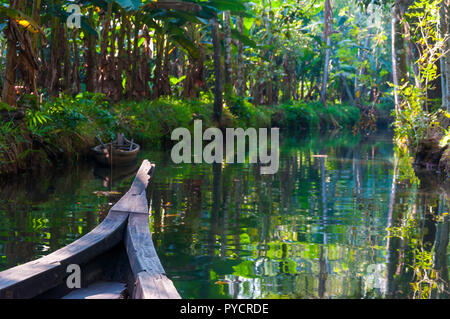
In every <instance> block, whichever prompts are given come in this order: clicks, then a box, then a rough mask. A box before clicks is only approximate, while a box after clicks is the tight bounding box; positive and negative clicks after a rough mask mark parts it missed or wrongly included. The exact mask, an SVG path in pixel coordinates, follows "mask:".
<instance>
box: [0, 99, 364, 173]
mask: <svg viewBox="0 0 450 319" xmlns="http://www.w3.org/2000/svg"><path fill="white" fill-rule="evenodd" d="M22 109H23V110H24V111H23V113H24V114H25V116H24V118H22V119H20V120H14V119H13V120H8V117H7V116H3V117H2V118H3V120H1V121H2V123H1V126H0V175H8V174H15V173H18V172H20V171H22V170H26V169H39V168H45V167H49V166H52V165H54V163H55V162H59V161H76V160H78V159H80V158H85V157H86V156H87V155H88V152H89V150H90V149H91V148H92V147H93V146H95V145H96V144H98V141H97V136H99V137H100V138H101V139H102V140H103V141H111V140H112V139H114V138H115V134H116V133H117V132H123V133H124V134H125V135H126V136H127V137H129V138H133V139H134V141H135V142H137V143H140V144H141V145H142V146H147V147H153V148H161V147H164V146H168V145H170V144H171V143H172V142H171V140H170V135H171V132H172V130H174V129H175V128H177V127H187V128H190V129H192V127H193V121H194V120H196V119H201V120H203V127H205V128H206V127H212V126H217V123H214V122H213V120H212V118H213V116H212V115H213V114H212V112H213V101H212V99H211V98H208V97H204V98H202V99H200V100H190V101H187V100H182V99H174V98H162V99H158V100H152V101H139V102H136V101H122V102H120V103H115V104H113V103H110V102H108V100H107V99H106V98H105V96H104V95H101V94H92V93H85V94H79V95H77V96H76V97H70V96H62V97H58V98H54V99H53V100H52V101H46V102H44V103H43V104H42V105H41V106H39V105H38V103H37V101H35V100H33V99H32V98H29V99H23V100H22ZM4 114H6V113H4ZM359 115H360V112H359V109H358V108H356V107H353V106H350V105H343V104H342V105H340V104H338V105H329V106H328V107H327V108H325V107H323V106H322V104H320V103H302V102H291V103H286V104H282V105H278V106H255V105H253V104H251V103H249V102H248V101H246V100H245V99H233V100H230V101H228V105H227V106H226V107H225V108H224V112H223V115H222V123H221V125H220V126H221V127H242V128H248V127H255V128H259V127H270V126H272V127H280V128H281V129H289V130H294V131H308V130H309V131H311V130H325V129H334V128H335V123H336V122H337V123H339V126H340V127H341V128H345V129H348V130H351V129H352V128H353V127H355V125H356V124H357V123H358V121H359Z"/></svg>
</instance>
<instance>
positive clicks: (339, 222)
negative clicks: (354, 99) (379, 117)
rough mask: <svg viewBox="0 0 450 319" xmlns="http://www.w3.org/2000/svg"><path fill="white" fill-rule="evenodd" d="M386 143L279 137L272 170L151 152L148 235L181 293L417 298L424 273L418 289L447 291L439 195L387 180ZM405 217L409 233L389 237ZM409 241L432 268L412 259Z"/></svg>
mask: <svg viewBox="0 0 450 319" xmlns="http://www.w3.org/2000/svg"><path fill="white" fill-rule="evenodd" d="M391 140H392V138H391V136H377V137H373V138H369V139H364V140H361V139H360V138H359V137H353V136H335V137H332V138H330V137H328V138H318V137H314V138H307V139H298V138H288V139H285V140H284V141H283V146H282V150H281V156H280V169H279V172H278V174H276V175H273V176H262V175H260V170H259V168H258V167H257V166H256V165H223V166H222V165H195V166H193V165H174V164H168V163H170V160H169V159H168V158H165V157H164V156H166V155H164V154H158V153H153V154H152V157H153V158H154V159H155V160H156V162H159V163H160V165H158V171H157V172H158V173H157V174H156V177H155V183H154V187H153V194H152V231H153V234H154V240H155V244H156V246H157V249H158V252H159V255H160V258H161V260H162V263H163V265H164V266H165V269H166V271H167V272H168V274H169V276H170V277H171V278H172V279H173V281H174V284H175V286H176V287H177V288H178V289H179V291H180V293H181V295H182V296H183V297H184V298H373V297H389V298H417V297H420V296H421V291H422V290H423V289H424V285H425V282H421V283H420V284H419V285H417V284H416V286H414V284H415V282H418V281H419V280H420V279H419V278H418V273H419V270H421V271H422V273H421V276H422V277H423V274H424V273H425V272H428V274H429V276H431V277H433V278H431V281H430V282H429V283H430V285H431V287H432V289H431V292H432V294H431V295H430V293H428V294H425V295H423V296H422V297H433V298H447V297H448V266H447V265H448V263H447V259H448V256H449V254H448V252H447V247H448V234H449V233H448V228H449V223H448V218H447V215H446V213H448V206H447V202H446V201H445V195H444V192H443V191H442V189H439V187H437V188H435V189H432V190H430V189H424V188H423V187H422V188H420V187H414V186H411V185H409V183H407V182H405V181H403V182H399V181H397V180H395V181H394V180H393V176H394V171H395V172H396V175H397V174H398V165H396V164H395V162H396V161H395V159H394V156H393V147H392V143H391ZM318 154H322V155H327V157H326V158H324V157H316V156H315V155H318ZM393 185H394V186H393ZM411 212H412V213H411ZM408 221H410V222H411V224H412V225H413V227H412V229H411V230H410V231H411V232H412V233H411V234H403V237H401V238H398V237H392V236H402V235H401V234H400V233H399V231H400V232H401V231H403V232H405V227H402V226H404V224H405V222H406V223H408ZM388 227H389V230H390V235H391V236H390V239H389V240H388V231H387V228H388ZM396 227H397V228H396ZM400 228H401V229H402V230H399V229H400ZM395 232H397V233H396V234H395ZM415 249H418V250H420V253H421V254H422V255H423V256H425V255H426V253H427V252H428V255H429V256H431V258H432V265H428V266H424V264H423V263H422V264H420V265H418V264H419V263H418V261H417V260H418V259H417V258H416V257H417V252H414V250H415ZM421 249H422V250H421ZM414 254H415V255H414ZM413 255H414V256H413ZM413 257H414V258H413ZM424 267H425V268H427V267H428V268H429V269H425V268H424ZM419 268H420V269H419ZM431 273H433V275H431ZM422 279H423V278H422ZM420 286H421V287H420ZM429 292H430V291H429ZM422 293H423V291H422Z"/></svg>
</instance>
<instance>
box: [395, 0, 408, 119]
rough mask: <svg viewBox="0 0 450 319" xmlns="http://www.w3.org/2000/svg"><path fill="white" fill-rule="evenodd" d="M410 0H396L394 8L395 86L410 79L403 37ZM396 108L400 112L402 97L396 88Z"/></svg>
mask: <svg viewBox="0 0 450 319" xmlns="http://www.w3.org/2000/svg"><path fill="white" fill-rule="evenodd" d="M407 2H408V0H395V4H394V6H393V8H392V77H393V82H394V85H395V86H402V85H403V84H404V83H406V81H407V80H408V75H407V64H406V47H405V40H404V38H403V32H404V28H403V27H402V22H401V20H402V19H403V16H404V13H405V10H406V4H407ZM394 98H395V110H396V113H397V114H398V112H399V108H400V103H401V101H400V97H399V95H398V90H397V89H396V88H394Z"/></svg>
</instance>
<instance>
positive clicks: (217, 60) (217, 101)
mask: <svg viewBox="0 0 450 319" xmlns="http://www.w3.org/2000/svg"><path fill="white" fill-rule="evenodd" d="M211 28H212V39H213V46H214V77H215V80H216V83H215V88H214V118H215V120H216V121H217V123H218V124H219V125H220V123H221V120H222V108H223V96H222V95H223V87H222V70H221V69H222V66H221V64H222V63H221V57H220V39H219V26H218V23H217V18H216V17H214V18H213V19H211Z"/></svg>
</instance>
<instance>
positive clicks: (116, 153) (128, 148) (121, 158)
mask: <svg viewBox="0 0 450 319" xmlns="http://www.w3.org/2000/svg"><path fill="white" fill-rule="evenodd" d="M98 140H99V142H100V145H97V146H96V147H94V148H93V149H92V152H93V154H94V158H95V160H96V161H97V162H98V163H100V164H102V165H109V166H110V165H112V166H125V165H130V164H132V163H133V162H135V161H136V158H137V155H138V153H139V151H140V149H141V147H140V146H139V144H136V143H134V142H133V140H131V141H129V140H127V139H126V138H125V137H124V136H123V134H121V133H119V134H117V139H116V140H115V141H113V142H112V143H106V144H105V143H103V142H102V141H101V140H100V138H98Z"/></svg>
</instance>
